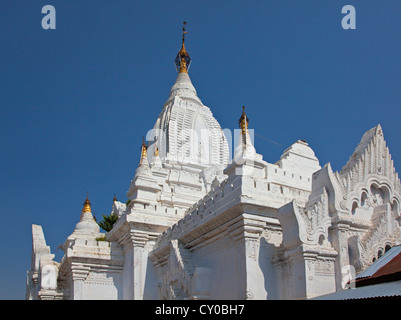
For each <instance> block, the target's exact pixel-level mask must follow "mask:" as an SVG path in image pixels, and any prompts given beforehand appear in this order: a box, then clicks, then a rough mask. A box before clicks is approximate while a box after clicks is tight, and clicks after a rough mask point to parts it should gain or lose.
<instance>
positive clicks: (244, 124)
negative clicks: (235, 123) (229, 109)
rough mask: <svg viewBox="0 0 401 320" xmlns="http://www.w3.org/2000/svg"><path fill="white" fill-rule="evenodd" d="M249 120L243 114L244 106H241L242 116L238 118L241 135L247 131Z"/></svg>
mask: <svg viewBox="0 0 401 320" xmlns="http://www.w3.org/2000/svg"><path fill="white" fill-rule="evenodd" d="M248 124H249V118H248V116H247V115H246V113H245V106H242V115H241V118H239V127H240V128H241V130H242V133H243V134H245V133H246V131H247V130H248Z"/></svg>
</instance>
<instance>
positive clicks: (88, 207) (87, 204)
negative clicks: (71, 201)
mask: <svg viewBox="0 0 401 320" xmlns="http://www.w3.org/2000/svg"><path fill="white" fill-rule="evenodd" d="M83 206H84V207H83V208H82V213H84V212H90V213H92V209H91V203H90V201H89V198H88V192H86V200H85V202H84V203H83Z"/></svg>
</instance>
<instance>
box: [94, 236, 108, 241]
mask: <svg viewBox="0 0 401 320" xmlns="http://www.w3.org/2000/svg"><path fill="white" fill-rule="evenodd" d="M95 240H96V241H107V238H106V236H101V237H97V238H96V239H95Z"/></svg>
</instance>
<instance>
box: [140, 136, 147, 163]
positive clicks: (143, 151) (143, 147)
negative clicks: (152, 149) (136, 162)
mask: <svg viewBox="0 0 401 320" xmlns="http://www.w3.org/2000/svg"><path fill="white" fill-rule="evenodd" d="M147 150H148V146H147V145H146V143H145V137H143V142H142V145H141V162H140V163H142V160H143V159H146V158H147Z"/></svg>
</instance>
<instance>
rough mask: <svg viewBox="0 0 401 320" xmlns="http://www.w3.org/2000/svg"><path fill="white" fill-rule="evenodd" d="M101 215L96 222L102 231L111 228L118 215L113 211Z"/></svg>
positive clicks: (107, 230)
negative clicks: (101, 217)
mask: <svg viewBox="0 0 401 320" xmlns="http://www.w3.org/2000/svg"><path fill="white" fill-rule="evenodd" d="M102 216H103V220H102V221H100V222H98V223H97V224H98V225H99V227H100V228H102V229H103V230H104V231H106V232H109V231H110V230H111V229H112V228H113V225H114V224H115V223H116V221H117V219H118V216H117V215H116V214H114V212H112V213H111V214H110V215H109V216H106V215H104V214H103V215H102Z"/></svg>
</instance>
